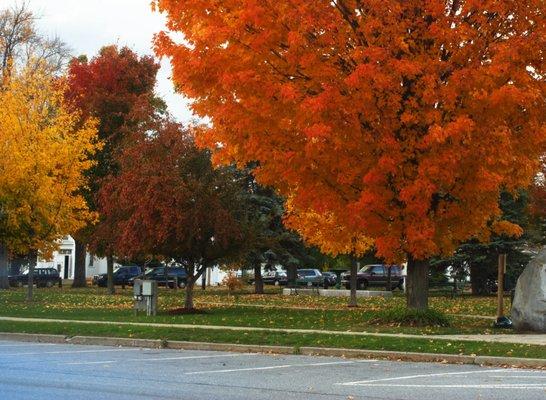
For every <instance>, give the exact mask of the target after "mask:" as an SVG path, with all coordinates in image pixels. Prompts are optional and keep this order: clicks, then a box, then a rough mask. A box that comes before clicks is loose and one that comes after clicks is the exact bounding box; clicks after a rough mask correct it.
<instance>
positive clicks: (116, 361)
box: [59, 353, 257, 365]
mask: <svg viewBox="0 0 546 400" xmlns="http://www.w3.org/2000/svg"><path fill="white" fill-rule="evenodd" d="M254 355H257V354H252V353H249V354H221V355H213V356H185V357H162V358H123V359H121V360H107V361H82V362H67V363H59V364H62V365H92V364H114V363H119V362H122V363H125V362H128V361H139V362H143V363H145V362H148V361H171V360H197V359H201V358H221V357H244V356H254Z"/></svg>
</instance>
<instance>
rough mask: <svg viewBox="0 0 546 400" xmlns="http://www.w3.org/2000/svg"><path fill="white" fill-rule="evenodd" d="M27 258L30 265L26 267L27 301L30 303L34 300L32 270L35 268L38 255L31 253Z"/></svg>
mask: <svg viewBox="0 0 546 400" xmlns="http://www.w3.org/2000/svg"><path fill="white" fill-rule="evenodd" d="M29 258H30V264H29V266H28V285H27V301H32V300H33V299H34V269H35V267H36V262H38V254H36V253H35V252H32V253H31V254H30V257H29ZM33 260H34V261H33ZM36 287H38V286H36Z"/></svg>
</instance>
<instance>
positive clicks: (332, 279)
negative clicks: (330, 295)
mask: <svg viewBox="0 0 546 400" xmlns="http://www.w3.org/2000/svg"><path fill="white" fill-rule="evenodd" d="M322 276H323V277H324V287H325V288H328V287H333V286H336V285H337V274H336V273H335V272H323V273H322Z"/></svg>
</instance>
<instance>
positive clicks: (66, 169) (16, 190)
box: [0, 70, 100, 288]
mask: <svg viewBox="0 0 546 400" xmlns="http://www.w3.org/2000/svg"><path fill="white" fill-rule="evenodd" d="M0 104H1V105H2V107H1V108H0V288H6V287H7V286H8V282H7V269H8V266H7V256H8V252H14V253H16V252H26V251H36V252H40V253H41V254H44V255H47V254H48V253H50V252H51V251H52V250H54V249H55V246H56V243H57V241H58V239H60V238H61V236H62V235H66V234H69V233H71V232H74V231H75V230H77V229H79V228H81V227H83V226H84V225H85V224H87V223H89V222H90V221H92V220H93V219H94V215H93V214H92V213H90V212H89V210H88V208H87V204H86V202H85V200H84V199H83V197H82V196H81V195H79V194H78V193H79V189H80V188H81V186H82V185H85V178H84V175H83V173H84V171H85V170H87V169H88V168H90V167H91V166H92V161H90V156H91V155H92V154H94V152H95V151H96V150H97V148H98V147H99V146H100V144H99V143H98V141H97V133H96V122H95V121H94V120H87V121H82V119H81V115H80V113H79V112H78V111H75V110H73V109H70V108H69V107H67V105H66V104H65V101H64V84H63V83H62V81H61V80H55V81H54V80H52V79H51V77H50V76H48V74H47V73H46V72H45V71H40V70H38V71H25V72H22V73H19V74H14V75H12V76H11V77H10V78H9V79H8V80H7V81H6V82H5V85H4V86H3V87H1V88H0ZM29 286H30V285H29Z"/></svg>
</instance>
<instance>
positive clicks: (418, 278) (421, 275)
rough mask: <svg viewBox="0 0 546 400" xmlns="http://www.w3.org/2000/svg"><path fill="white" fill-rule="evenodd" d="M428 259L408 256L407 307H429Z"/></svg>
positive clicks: (423, 308) (419, 308) (417, 308)
mask: <svg viewBox="0 0 546 400" xmlns="http://www.w3.org/2000/svg"><path fill="white" fill-rule="evenodd" d="M428 270H429V261H428V260H415V259H414V258H413V257H411V256H409V257H408V271H407V275H406V302H407V307H408V308H412V309H415V310H426V309H427V308H428Z"/></svg>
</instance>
